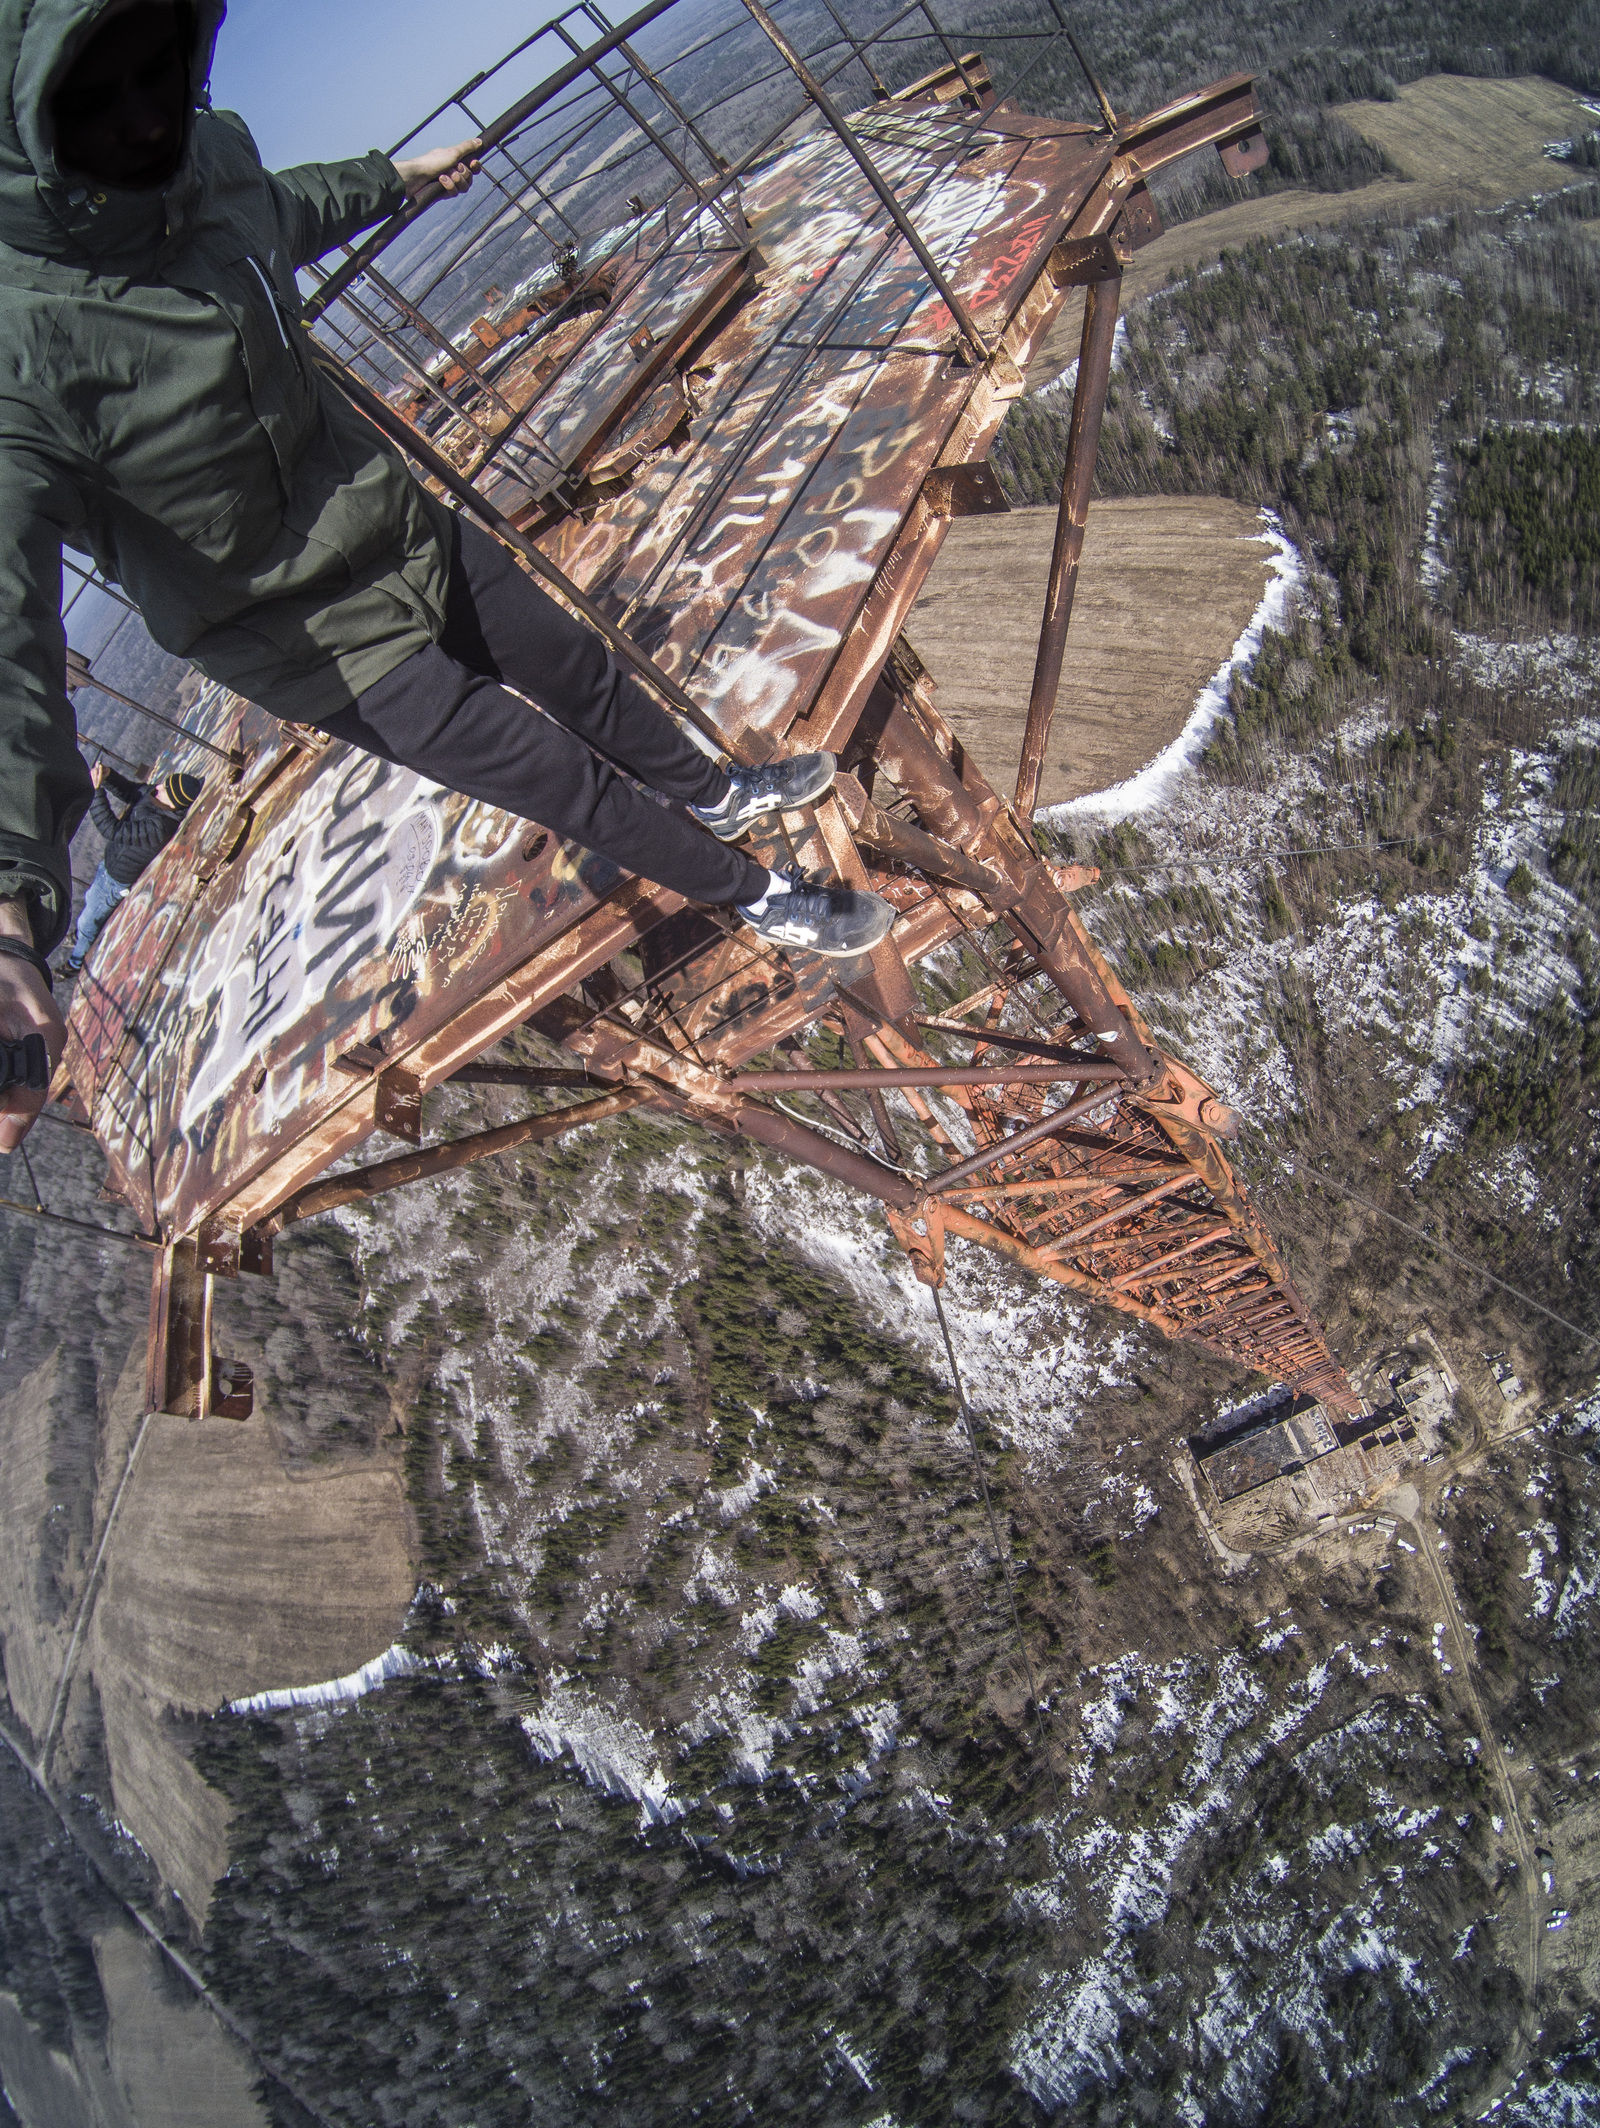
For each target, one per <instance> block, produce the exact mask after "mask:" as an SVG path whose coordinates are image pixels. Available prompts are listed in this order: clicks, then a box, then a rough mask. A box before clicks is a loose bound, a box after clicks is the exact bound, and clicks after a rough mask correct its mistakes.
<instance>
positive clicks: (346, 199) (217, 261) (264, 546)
mask: <svg viewBox="0 0 1600 2128" xmlns="http://www.w3.org/2000/svg"><path fill="white" fill-rule="evenodd" d="M114 5H116V0H0V78H3V79H5V80H6V81H7V82H8V83H9V85H10V95H9V97H8V99H7V100H6V101H5V102H4V103H0V896H5V895H15V894H19V893H20V894H26V895H28V896H30V897H31V900H32V913H33V923H34V936H35V939H36V942H37V943H38V945H39V946H40V948H41V950H43V951H46V952H48V951H49V949H50V948H51V947H52V946H53V945H54V944H55V943H56V941H57V940H58V939H59V938H60V937H61V935H62V933H63V931H64V930H65V928H66V925H67V921H68V917H69V914H70V911H71V899H72V886H71V874H70V871H69V868H68V856H67V845H68V843H69V841H70V840H71V837H72V834H73V831H74V829H75V828H76V827H77V825H78V822H79V820H80V819H81V818H82V816H83V812H84V809H85V807H86V806H87V804H88V802H89V777H88V771H87V770H86V769H85V767H84V764H83V760H82V757H81V756H80V755H79V753H78V749H77V744H76V726H75V722H74V718H73V713H72V708H71V704H70V703H69V701H68V699H67V694H66V684H65V683H66V643H65V636H64V632H63V629H62V625H61V618H60V615H61V549H62V546H63V545H64V544H65V545H67V546H69V547H72V548H74V549H76V550H78V551H79V552H82V553H85V554H88V555H90V556H92V557H93V559H94V561H95V563H96V565H97V566H98V567H99V568H100V569H101V570H102V571H103V572H104V574H105V575H106V577H107V578H108V579H109V580H110V581H111V582H113V583H116V584H120V585H121V586H122V588H123V589H124V590H125V592H126V593H127V595H128V596H129V598H131V599H132V600H133V601H134V603H135V604H136V605H137V606H138V608H139V610H140V612H141V613H142V614H143V616H144V619H145V623H146V626H147V627H148V628H149V630H150V633H151V634H152V635H153V636H154V637H155V639H156V641H157V642H158V643H160V644H161V645H162V647H163V648H164V649H167V650H170V651H172V652H174V653H175V654H176V655H177V656H179V657H184V658H189V659H191V660H192V661H193V662H194V664H196V665H197V666H199V667H200V669H201V670H202V671H204V672H206V673H208V674H210V675H211V677H212V678H214V679H217V680H221V681H223V682H224V683H225V684H226V685H227V686H229V687H233V688H237V689H238V691H239V692H240V693H241V694H243V695H247V696H249V697H250V698H251V699H252V700H253V701H256V702H259V703H261V704H262V705H263V706H264V707H266V708H268V709H271V710H274V711H276V713H277V714H278V715H280V716H283V717H289V718H293V719H295V720H298V721H304V722H310V721H314V720H316V719H318V718H322V717H326V716H329V715H331V714H332V713H333V712H334V711H335V710H338V709H341V708H343V707H344V706H345V705H346V704H348V703H350V702H352V701H353V700H354V699H355V697H356V696H357V695H358V694H360V693H361V692H362V690H363V689H364V688H367V687H370V686H372V685H373V684H374V682H376V681H377V680H380V679H381V678H382V677H383V676H384V674H385V673H388V672H390V671H392V670H393V669H394V667H395V666H396V665H398V664H400V663H401V662H402V661H403V660H404V659H405V658H407V657H409V656H411V654H412V653H413V652H414V651H417V650H420V649H422V648H424V647H425V646H426V645H427V644H428V643H429V642H431V641H433V640H435V639H436V638H437V637H438V635H439V633H440V631H441V630H442V628H443V625H444V597H445V585H446V579H447V576H448V569H449V525H450V517H449V513H448V512H447V511H446V510H445V508H444V506H443V505H442V504H440V503H437V502H435V501H434V500H433V498H432V497H430V496H429V495H428V494H427V493H426V492H425V491H424V490H423V489H422V488H421V487H420V486H419V485H418V484H417V483H416V482H415V481H414V480H413V479H412V478H411V476H410V474H409V473H408V472H407V471H406V469H405V466H404V463H403V462H402V460H401V459H400V457H399V456H398V454H397V453H396V452H395V451H394V450H392V449H391V448H390V446H389V445H388V444H386V443H385V442H384V441H383V439H382V438H381V437H380V436H379V435H378V434H377V432H376V431H375V430H374V429H373V428H372V427H371V426H370V425H369V424H368V423H367V422H365V421H364V420H363V419H362V418H361V417H360V416H359V415H358V414H356V413H354V412H353V411H352V410H351V409H350V407H349V406H348V405H347V404H346V403H345V401H344V400H343V399H342V398H341V396H340V395H339V393H338V392H337V391H336V390H335V389H334V387H333V386H332V385H330V384H329V383H328V382H327V381H326V379H325V378H323V377H322V376H321V375H319V373H318V372H317V370H316V369H315V368H314V367H313V364H312V362H311V357H310V350H309V347H308V345H307V335H306V333H305V331H304V329H303V328H302V326H301V325H300V324H299V322H298V319H299V315H300V297H299V292H298V289H297V287H296V282H295V269H296V267H298V266H302V265H304V264H305V263H307V262H308V261H309V260H311V259H314V258H316V257H318V256H319V254H321V253H323V252H325V251H328V250H329V249H331V248H332V247H333V246H334V245H336V244H339V243H341V242H344V241H347V240H348V239H350V238H353V237H354V236H355V235H356V233H357V232H358V231H359V230H362V229H364V228H366V227H368V226H369V225H370V224H371V223H373V222H376V221H379V220H381V219H383V218H384V217H386V216H387V215H389V214H391V213H393V212H394V210H395V209H396V208H397V207H398V206H400V205H401V203H402V201H403V199H404V192H403V188H402V186H401V182H400V179H399V176H398V175H397V173H396V171H395V167H394V165H393V163H391V162H390V160H389V158H388V157H387V156H386V155H382V154H380V153H378V152H377V151H376V150H374V151H373V152H372V153H371V154H370V155H366V156H363V157H362V158H360V159H359V160H358V161H353V162H342V163H328V164H309V165H306V166H305V167H303V168H300V169H296V170H287V171H282V172H279V173H278V174H276V175H274V174H272V173H270V172H268V171H265V170H263V169H262V167H261V160H260V157H259V155H258V154H257V152H256V148H255V144H254V142H253V141H252V140H251V138H250V135H249V132H248V130H247V129H246V127H245V125H244V123H243V121H242V120H240V119H239V118H236V117H235V116H234V115H233V114H232V113H231V112H214V111H212V110H210V109H209V108H205V107H204V104H203V90H202V88H201V85H202V84H203V83H204V82H205V80H206V76H207V74H208V72H209V70H210V63H211V51H212V47H213V45H214V43H215V40H216V34H217V30H218V28H219V26H220V24H221V21H222V16H223V6H222V0H199V6H198V21H197V38H196V51H195V58H194V64H193V69H192V72H191V76H190V78H191V80H192V81H193V82H194V83H195V85H196V89H197V92H198V94H197V102H199V103H200V104H201V108H198V109H197V110H196V112H195V115H194V117H193V119H192V121H191V123H190V128H189V137H188V141H187V145H186V147H185V151H184V155H183V160H182V163H181V165H180V168H179V170H178V174H177V176H176V177H175V178H174V179H173V181H172V183H171V184H170V185H169V186H168V187H167V188H166V190H165V191H163V192H135V191H127V190H118V189H116V188H107V187H100V186H97V185H94V184H91V183H88V182H85V181H83V180H82V179H80V178H78V177H75V176H74V175H73V174H72V173H71V172H63V171H62V170H61V169H59V168H58V167H57V164H56V161H55V156H54V151H53V148H52V143H51V133H50V124H49V109H50V99H51V97H52V95H53V94H54V91H55V89H56V87H57V86H58V85H59V83H60V81H61V80H62V78H63V76H64V74H65V73H66V71H67V69H68V67H69V66H70V65H71V63H72V61H73V59H74V58H75V57H76V55H77V53H78V51H79V50H80V49H81V48H82V46H83V44H84V42H85V41H86V39H87V38H88V36H89V35H90V34H91V32H92V31H93V29H94V28H95V26H96V24H97V22H98V21H99V19H100V17H101V16H102V15H103V14H105V13H107V12H108V11H109V8H110V6H114Z"/></svg>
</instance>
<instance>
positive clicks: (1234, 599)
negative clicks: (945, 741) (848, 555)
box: [908, 495, 1272, 806]
mask: <svg viewBox="0 0 1600 2128" xmlns="http://www.w3.org/2000/svg"><path fill="white" fill-rule="evenodd" d="M1055 522H1056V513H1055V511H1054V510H1046V509H1031V510H1013V511H1012V512H1011V513H1010V514H1009V515H1008V516H1005V517H966V518H958V519H957V520H956V522H955V523H954V524H952V526H951V527H950V532H949V535H948V537H947V538H946V540H945V544H944V549H943V551H942V552H941V554H940V556H939V559H938V561H937V562H936V563H935V564H934V567H933V570H932V572H931V573H930V575H929V577H928V581H927V585H926V588H925V589H924V591H923V594H922V597H921V598H920V599H919V600H918V601H917V604H916V609H915V611H914V613H913V615H912V620H911V626H910V629H909V631H908V632H909V634H910V636H911V639H912V641H913V643H914V644H915V645H916V649H917V654H918V656H919V657H920V658H921V659H922V661H923V663H924V664H925V665H926V666H927V668H928V670H929V671H930V672H931V673H932V675H933V677H934V680H935V681H936V683H937V685H938V690H939V693H938V703H939V709H940V711H941V713H942V714H943V715H944V716H945V717H947V718H948V719H949V721H950V723H951V725H952V726H953V727H954V729H955V732H956V734H957V736H958V737H959V738H960V740H961V742H962V744H963V745H964V746H965V747H966V748H967V749H968V751H969V752H970V753H971V755H972V757H973V759H974V760H975V761H976V762H977V764H978V766H979V767H980V768H981V769H982V770H983V773H984V774H985V775H986V776H988V777H990V778H991V779H992V780H993V781H994V782H995V783H996V785H998V787H999V788H1000V789H1002V790H1005V791H1009V790H1011V789H1012V788H1013V787H1014V785H1015V783H1016V779H1017V761H1018V757H1019V756H1020V754H1021V751H1022V729H1023V725H1024V724H1025V722H1026V721H1027V713H1028V689H1029V686H1030V683H1031V682H1032V679H1033V660H1034V652H1035V649H1036V647H1037V643H1038V634H1039V616H1040V614H1041V613H1042V612H1043V610H1044V587H1045V577H1046V574H1047V573H1048V570H1049V566H1050V549H1051V545H1052V543H1053V540H1054V537H1055ZM1261 531H1262V523H1261V517H1260V513H1259V512H1258V511H1256V510H1254V509H1252V508H1250V507H1249V506H1248V505H1247V504H1244V503H1238V502H1228V501H1224V500H1223V499H1222V498H1220V497H1217V496H1208V495H1157V496H1149V497H1143V498H1140V499H1139V500H1136V501H1131V502H1129V501H1110V502H1096V503H1094V504H1092V505H1091V507H1090V510H1089V523H1088V529H1087V532H1086V534H1085V537H1084V545H1083V565H1082V571H1081V574H1080V577H1079V582H1078V592H1077V599H1076V603H1075V604H1074V606H1073V611H1072V628H1071V632H1070V633H1069V635H1068V637H1067V660H1066V665H1065V667H1064V668H1063V671H1062V675H1061V696H1060V701H1059V705H1058V707H1057V710H1056V717H1055V723H1054V725H1053V727H1052V729H1051V733H1050V744H1049V751H1048V753H1047V755H1046V757H1045V765H1044V777H1043V780H1042V782H1041V784H1040V788H1039V803H1040V805H1041V806H1046V805H1060V804H1061V803H1062V802H1063V800H1065V799H1068V798H1078V797H1082V796H1083V795H1084V794H1085V793H1087V792H1089V791H1099V790H1104V789H1106V788H1107V786H1108V785H1110V784H1113V783H1120V782H1122V780H1123V779H1124V778H1125V777H1127V776H1131V775H1134V774H1135V773H1136V772H1137V771H1138V770H1139V769H1141V768H1143V767H1144V765H1145V764H1146V762H1148V761H1151V760H1153V759H1154V758H1155V756H1156V755H1157V754H1159V753H1160V752H1161V750H1162V749H1163V747H1166V746H1169V745H1170V744H1171V743H1172V741H1173V740H1174V739H1175V738H1176V737H1177V736H1178V734H1179V732H1181V731H1182V730H1183V727H1184V725H1185V724H1186V723H1187V722H1188V721H1189V717H1190V715H1191V713H1192V711H1193V709H1194V706H1195V699H1196V697H1197V696H1198V695H1199V693H1200V691H1201V689H1202V688H1203V687H1204V686H1205V685H1206V682H1207V681H1208V680H1210V679H1211V677H1212V676H1213V674H1214V673H1215V672H1216V671H1217V670H1218V668H1219V667H1220V666H1221V665H1222V664H1223V663H1224V661H1225V660H1226V659H1227V657H1228V654H1229V652H1230V651H1231V650H1232V649H1233V646H1234V644H1235V643H1236V642H1237V641H1238V639H1239V637H1240V635H1241V634H1242V633H1243V632H1244V630H1245V628H1246V627H1247V626H1248V625H1249V621H1250V617H1251V615H1252V614H1253V613H1254V612H1255V610H1256V607H1257V606H1258V605H1259V604H1260V602H1261V597H1262V594H1263V592H1264V591H1265V589H1266V586H1267V583H1268V580H1269V578H1270V576H1271V573H1272V570H1271V559H1270V557H1271V550H1270V548H1269V547H1268V546H1267V545H1266V544H1265V543H1264V542H1263V541H1262V539H1261V536H1260V535H1261Z"/></svg>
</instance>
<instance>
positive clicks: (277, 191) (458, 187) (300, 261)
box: [266, 140, 480, 266]
mask: <svg viewBox="0 0 1600 2128" xmlns="http://www.w3.org/2000/svg"><path fill="white" fill-rule="evenodd" d="M478 147H479V142H478V141H477V140H463V141H458V142H457V143H456V145H455V146H454V147H451V148H434V149H430V150H429V152H428V153H427V154H426V155H414V156H406V157H403V158H402V159H401V160H400V161H399V162H391V161H390V160H389V158H388V156H387V155H385V154H384V153H383V152H382V151H381V150H380V149H377V148H374V149H373V150H372V152H371V154H370V155H363V156H359V157H357V158H356V159H355V160H353V161H351V162H341V163H302V164H300V165H299V166H298V167H297V168H295V169H293V170H277V171H268V172H267V173H266V176H267V182H268V184H269V185H270V186H271V188H272V191H273V195H274V197H275V199H276V200H277V203H278V218H279V220H280V221H281V222H282V224H283V228H284V235H285V238H286V240H287V243H288V248H289V255H290V257H291V259H292V260H293V261H294V263H295V265H296V266H304V265H307V264H309V262H310V261H311V260H312V259H317V258H321V257H322V255H323V254H324V252H328V251H332V250H333V249H334V247H335V246H336V245H338V244H348V243H353V242H354V240H355V239H356V237H358V236H359V235H360V234H361V232H362V230H363V229H370V228H371V227H372V225H373V223H374V222H381V221H385V220H387V218H388V217H389V216H390V215H391V214H396V213H398V212H399V210H400V209H401V208H402V207H403V206H404V205H405V204H406V202H407V201H408V200H411V199H415V198H417V197H418V196H419V195H420V193H421V192H422V191H423V189H424V187H426V186H428V185H430V184H437V185H438V186H439V187H440V189H441V190H442V191H443V192H445V193H447V194H449V195H452V196H454V195H455V194H458V193H462V192H465V191H467V190H468V188H469V187H470V186H471V183H472V180H473V176H474V174H475V172H476V171H477V170H478V168H479V167H480V166H479V164H478V163H477V161H476V160H475V157H476V154H477V150H478Z"/></svg>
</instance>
